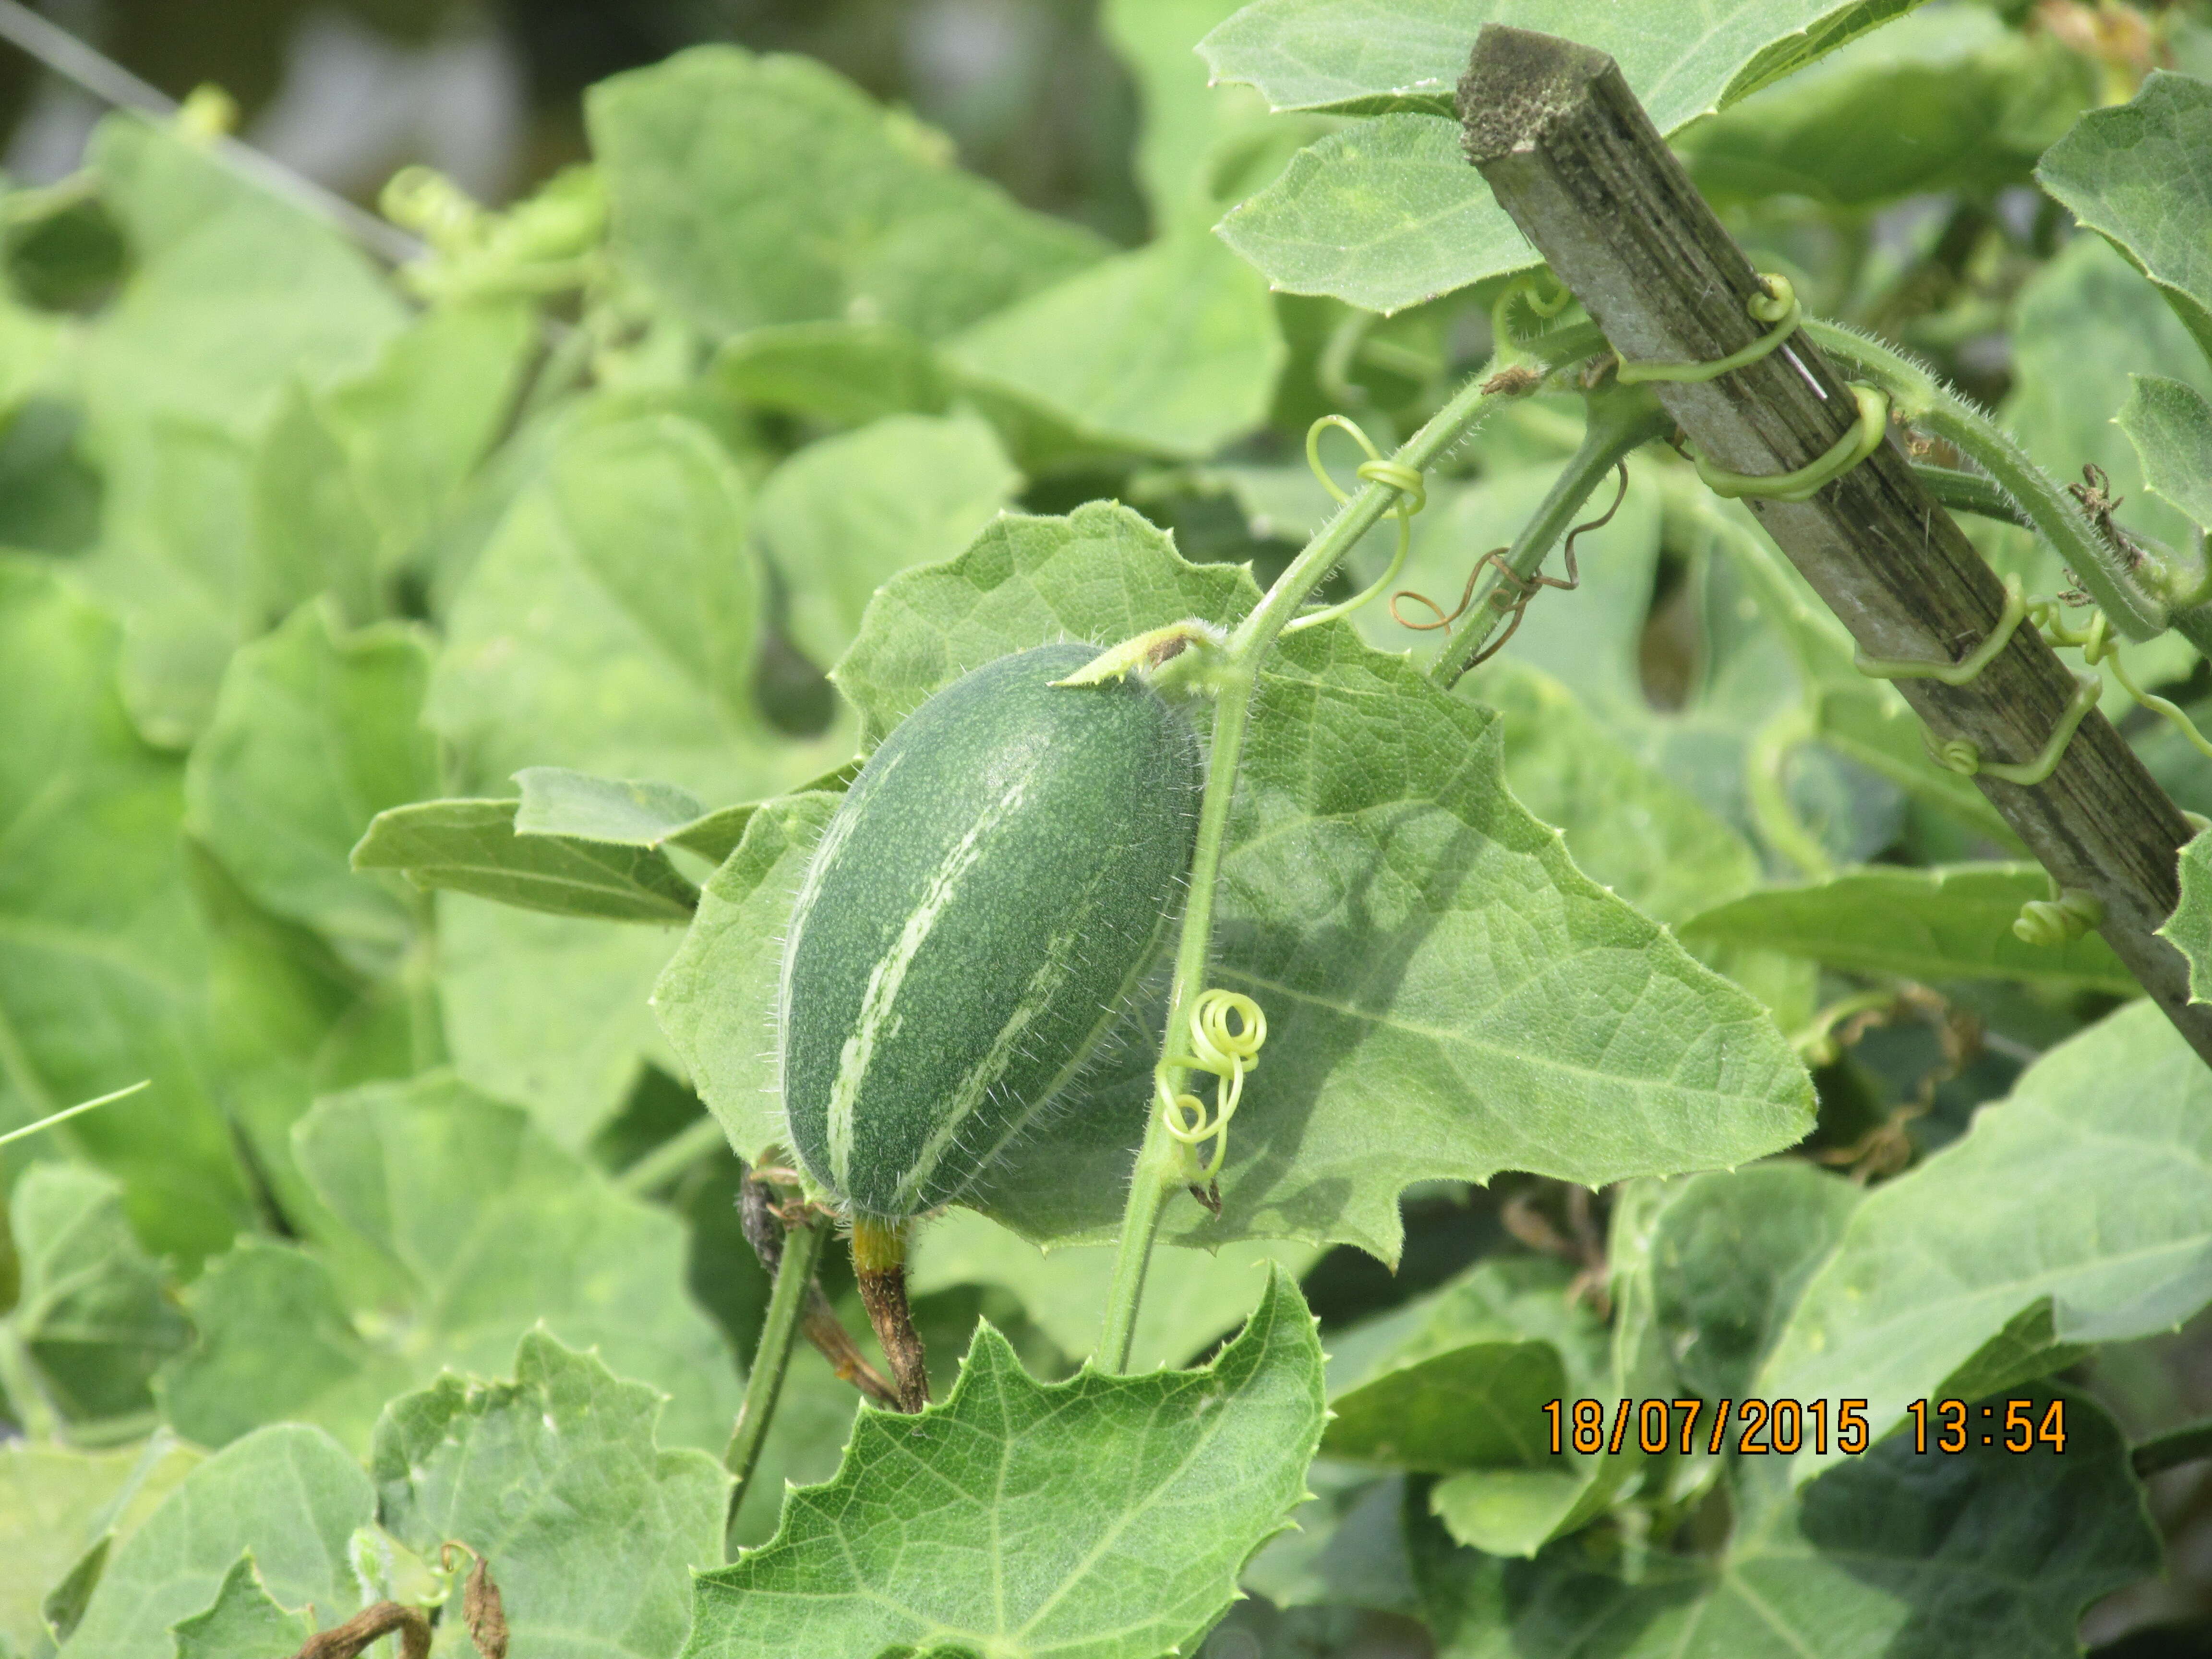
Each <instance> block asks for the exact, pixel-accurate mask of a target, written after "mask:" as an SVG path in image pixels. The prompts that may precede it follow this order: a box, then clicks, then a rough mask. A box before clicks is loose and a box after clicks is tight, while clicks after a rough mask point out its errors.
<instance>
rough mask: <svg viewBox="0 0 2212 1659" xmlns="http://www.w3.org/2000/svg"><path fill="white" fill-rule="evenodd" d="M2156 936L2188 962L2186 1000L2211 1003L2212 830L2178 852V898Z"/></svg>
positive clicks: (2205, 830) (2193, 839)
mask: <svg viewBox="0 0 2212 1659" xmlns="http://www.w3.org/2000/svg"><path fill="white" fill-rule="evenodd" d="M2158 936H2159V937H2160V939H2165V940H2166V942H2167V943H2169V944H2170V945H2172V946H2173V948H2174V949H2175V950H2177V951H2180V952H2181V954H2182V955H2183V956H2184V957H2186V958H2187V959H2188V962H2189V1000H2191V1002H2212V829H2202V830H2199V831H2198V832H2197V834H2196V835H2195V836H2192V837H2191V839H2190V842H2189V844H2188V845H2187V846H2186V847H2184V848H2182V849H2181V899H2180V902H2179V903H2178V904H2176V905H2175V907H2174V911H2173V914H2172V915H2170V916H2168V917H2167V918H2166V921H2165V922H2164V923H2163V924H2162V925H2161V926H2160V928H2159V930H2158Z"/></svg>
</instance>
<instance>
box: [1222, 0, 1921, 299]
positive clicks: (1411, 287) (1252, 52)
mask: <svg viewBox="0 0 2212 1659" xmlns="http://www.w3.org/2000/svg"><path fill="white" fill-rule="evenodd" d="M1910 5H1911V0H1847V3H1844V4H1840V5H1839V4H1838V3H1836V0H1785V3H1778V4H1772V5H1765V6H1738V7H1736V8H1735V9H1733V10H1730V11H1729V12H1726V13H1723V14H1721V15H1707V14H1705V13H1704V12H1700V11H1692V10H1687V9H1677V10H1674V11H1670V12H1668V13H1666V14H1664V15H1662V16H1659V17H1653V18H1646V17H1644V16H1642V15H1638V16H1636V17H1634V18H1631V17H1630V16H1629V15H1627V14H1625V13H1623V12H1621V11H1620V9H1618V8H1617V7H1614V6H1612V5H1610V4H1605V3H1601V0H1548V3H1544V4H1541V5H1532V4H1522V3H1513V0H1412V3H1407V0H1258V3H1256V4H1253V5H1249V6H1246V7H1245V8H1244V9H1243V10H1242V11H1239V12H1237V14H1236V15H1234V16H1232V17H1231V18H1230V19H1229V20H1228V21H1226V22H1225V23H1223V24H1222V25H1221V26H1220V27H1218V28H1217V29H1215V30H1214V31H1213V32H1212V33H1211V34H1209V35H1207V36H1206V39H1205V40H1202V41H1200V43H1199V52H1200V55H1201V56H1203V57H1204V58H1206V62H1207V63H1208V64H1211V65H1212V69H1213V73H1214V76H1215V78H1216V79H1217V80H1222V81H1237V82H1248V83H1249V84H1251V85H1253V86H1255V87H1257V88H1260V90H1261V92H1262V93H1263V94H1266V96H1267V100H1268V101H1269V103H1270V104H1271V105H1272V106H1273V107H1274V108H1276V109H1279V110H1287V109H1327V110H1337V111H1341V112H1347V113H1358V114H1367V115H1375V116H1377V117H1378V118H1377V119H1376V120H1373V121H1370V122H1364V123H1362V124H1361V125H1358V126H1357V127H1354V128H1352V129H1349V130H1347V131H1343V132H1340V133H1336V134H1334V135H1332V136H1330V137H1327V138H1323V139H1322V140H1321V141H1320V142H1319V143H1315V144H1312V145H1310V146H1309V147H1308V148H1307V149H1304V150H1301V151H1300V152H1299V153H1298V154H1297V156H1295V157H1294V158H1292V160H1291V165H1290V167H1288V168H1286V169H1285V171H1284V173H1283V174H1282V176H1281V177H1280V178H1279V179H1277V180H1276V181H1275V182H1274V183H1273V184H1272V185H1269V186H1268V187H1267V189H1266V190H1264V191H1261V192H1260V193H1259V194H1258V195H1256V196H1255V197H1252V198H1251V199H1250V200H1249V201H1248V202H1246V203H1245V204H1243V206H1241V207H1239V208H1237V210H1234V211H1233V212H1231V214H1230V215H1229V216H1228V217H1227V218H1226V219H1225V220H1224V221H1223V222H1222V225H1221V234H1222V236H1223V237H1224V239H1225V240H1227V241H1228V243H1229V245H1230V246H1231V247H1234V248H1235V249H1236V250H1237V252H1239V253H1242V254H1243V256H1244V257H1245V258H1248V259H1249V260H1251V261H1252V263H1253V264H1256V265H1257V266H1259V268H1260V269H1261V270H1262V271H1263V272H1265V273H1266V274H1267V278H1268V280H1269V281H1270V282H1271V283H1273V285H1274V286H1275V287H1277V288H1280V289H1289V290H1290V291H1291V293H1294V294H1332V295H1335V296H1336V297H1337V298H1339V299H1340V300H1344V301H1347V302H1349V303H1351V304H1352V305H1357V306H1362V307H1365V308H1366V309H1368V310H1370V311H1380V312H1384V313H1389V312H1392V311H1396V310H1399V309H1401V308H1402V307H1406V306H1409V305H1416V304H1419V302H1420V301H1423V300H1427V299H1432V298H1434V297H1435V296H1437V295H1440V294H1448V293H1449V292H1450V291H1451V290H1453V289H1457V288H1462V287H1465V286H1466V285H1467V284H1468V283H1474V282H1480V280H1481V279H1482V278H1484V277H1486V276H1495V275H1498V273H1500V272H1504V271H1508V270H1520V269H1522V268H1523V267H1525V266H1528V265H1531V264H1535V263H1536V257H1535V254H1534V251H1533V250H1532V249H1531V248H1530V247H1529V246H1528V242H1527V240H1525V239H1524V238H1523V237H1522V234H1521V233H1520V232H1519V231H1518V230H1517V229H1516V228H1514V225H1513V222H1512V220H1511V219H1510V218H1509V217H1507V216H1506V214H1505V211H1504V210H1503V209H1502V208H1500V207H1499V206H1498V204H1497V203H1496V202H1495V201H1493V200H1492V197H1491V195H1490V189H1489V186H1488V185H1485V184H1484V183H1483V182H1482V176H1481V175H1480V173H1476V172H1475V170H1474V168H1473V167H1469V166H1468V163H1467V158H1466V156H1465V155H1463V154H1462V153H1461V150H1460V147H1459V125H1458V120H1457V118H1456V111H1455V106H1454V99H1453V88H1454V87H1455V85H1456V84H1457V82H1458V80H1459V77H1460V76H1462V75H1463V74H1465V73H1466V70H1467V62H1468V51H1469V49H1470V48H1471V47H1472V46H1473V45H1474V38H1475V36H1476V34H1477V33H1479V32H1480V29H1481V27H1482V26H1483V25H1484V24H1485V23H1486V22H1493V21H1494V22H1501V23H1513V24H1517V25H1519V26H1520V27H1524V28H1538V29H1542V30H1544V31H1546V32H1547V33H1553V34H1563V35H1565V36H1567V37H1569V38H1570V39H1571V40H1579V41H1582V42H1583V43H1585V44H1587V45H1589V46H1598V47H1601V48H1602V49H1603V50H1605V51H1607V52H1611V53H1612V54H1613V57H1614V58H1616V59H1618V60H1619V62H1620V68H1621V72H1622V73H1623V74H1624V75H1626V76H1627V78H1628V83H1629V85H1630V87H1631V88H1633V89H1634V90H1635V92H1636V94H1637V95H1638V97H1639V98H1640V99H1642V100H1643V102H1644V107H1645V109H1646V110H1647V111H1649V112H1650V116H1651V118H1652V120H1653V122H1654V123H1655V124H1656V125H1657V126H1658V128H1659V131H1661V132H1662V134H1663V133H1671V132H1673V131H1674V130H1675V129H1676V128H1678V127H1680V126H1682V125H1685V124H1686V123H1687V122H1690V121H1692V120H1694V119H1695V118H1697V117H1699V116H1700V115H1703V114H1705V113H1706V112H1708V111H1711V110H1715V109H1718V108H1719V107H1721V106H1723V104H1726V103H1729V102H1732V101H1734V100H1736V99H1738V98H1742V97H1745V96H1747V94H1750V93H1752V92H1754V91H1756V90H1758V88H1760V87H1763V86H1765V85H1767V84H1769V83H1770V82H1773V81H1776V80H1778V79H1780V78H1781V77H1782V76H1784V75H1787V74H1789V73H1790V71H1791V70H1796V69H1797V68H1800V67H1802V65H1804V64H1808V63H1810V62H1811V61H1813V59H1814V58H1817V57H1819V56H1820V55H1821V54H1822V53H1824V52H1830V51H1832V50H1833V49H1834V48H1835V47H1837V46H1841V45H1843V44H1844V42H1845V41H1846V40H1850V39H1851V38H1852V37H1854V36H1855V35H1857V34H1860V33H1864V32H1865V31H1866V30H1868V29H1870V28H1872V27H1875V26H1876V25H1877V24H1880V23H1882V22H1884V21H1887V20H1888V19H1889V18H1890V17H1892V16H1893V15H1896V14H1897V13H1898V12H1899V11H1903V10H1905V9H1909V7H1910Z"/></svg>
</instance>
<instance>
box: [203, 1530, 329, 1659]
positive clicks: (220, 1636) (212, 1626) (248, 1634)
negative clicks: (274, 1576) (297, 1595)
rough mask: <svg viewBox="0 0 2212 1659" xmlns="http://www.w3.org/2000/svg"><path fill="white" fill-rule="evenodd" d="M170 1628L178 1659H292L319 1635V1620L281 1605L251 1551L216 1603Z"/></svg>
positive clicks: (227, 1579)
mask: <svg viewBox="0 0 2212 1659" xmlns="http://www.w3.org/2000/svg"><path fill="white" fill-rule="evenodd" d="M169 1628H170V1629H171V1630H172V1631H173V1632H175V1633H176V1638H177V1647H176V1659H291V1656H292V1655H293V1654H295V1653H296V1652H298V1651H299V1650H300V1647H301V1644H303V1643H304V1642H306V1641H307V1638H309V1637H310V1636H312V1635H313V1634H314V1621H313V1620H312V1619H310V1618H307V1617H306V1616H304V1615H303V1614H302V1613H288V1612H286V1611H285V1610H284V1609H283V1607H278V1606H277V1605H276V1601H275V1600H274V1598H272V1597H271V1596H270V1594H269V1587H268V1586H267V1585H265V1584H264V1583H262V1582H261V1573H260V1571H259V1569H258V1568H257V1567H256V1566H255V1565H254V1562H253V1552H252V1551H251V1550H247V1551H245V1552H244V1553H241V1554H240V1556H239V1558H238V1559H237V1560H235V1561H234V1562H233V1563H231V1567H230V1571H228V1572H227V1573H225V1574H224V1575H223V1578H222V1589H218V1590H217V1591H216V1597H215V1601H214V1603H213V1605H211V1606H210V1607H208V1608H207V1610H206V1611H205V1612H203V1613H194V1614H192V1616H191V1618H189V1619H179V1620H177V1622H176V1623H175V1624H173V1625H172V1626H169Z"/></svg>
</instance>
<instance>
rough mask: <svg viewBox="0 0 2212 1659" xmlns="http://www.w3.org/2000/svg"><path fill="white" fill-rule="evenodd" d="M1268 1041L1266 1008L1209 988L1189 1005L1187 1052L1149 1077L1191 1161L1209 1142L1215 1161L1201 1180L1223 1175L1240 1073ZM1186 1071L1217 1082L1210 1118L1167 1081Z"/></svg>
mask: <svg viewBox="0 0 2212 1659" xmlns="http://www.w3.org/2000/svg"><path fill="white" fill-rule="evenodd" d="M1232 1017H1233V1018H1234V1021H1235V1023H1234V1024H1232V1023H1231V1019H1232ZM1265 1042H1267V1011H1266V1010H1264V1009H1262V1008H1261V1006H1260V1005H1259V1004H1258V1003H1256V1002H1255V1001H1254V1000H1252V999H1251V998H1250V997H1248V996H1246V995H1245V994H1243V992H1241V991H1224V990H1222V989H1220V988H1219V987H1207V988H1206V989H1205V990H1203V991H1200V993H1199V994H1198V999H1197V1000H1196V1001H1194V1003H1192V1004H1191V1009H1190V1050H1191V1051H1190V1052H1189V1053H1188V1054H1169V1055H1166V1056H1164V1057H1163V1058H1162V1060H1161V1061H1160V1063H1159V1065H1158V1067H1157V1068H1156V1069H1155V1070H1154V1071H1153V1073H1152V1091H1153V1094H1154V1096H1155V1097H1156V1098H1157V1099H1158V1102H1159V1105H1160V1122H1161V1126H1162V1127H1164V1128H1165V1129H1166V1130H1167V1132H1168V1133H1170V1135H1172V1136H1174V1137H1175V1138H1176V1139H1177V1140H1179V1141H1181V1142H1182V1144H1183V1145H1184V1146H1188V1147H1189V1148H1190V1149H1191V1152H1192V1155H1193V1156H1194V1157H1195V1156H1196V1155H1197V1151H1198V1148H1199V1147H1200V1146H1204V1145H1205V1144H1206V1142H1207V1141H1209V1140H1211V1141H1212V1142H1213V1157H1212V1158H1211V1159H1210V1160H1209V1161H1208V1162H1207V1163H1206V1167H1205V1168H1204V1169H1202V1170H1200V1171H1199V1172H1198V1177H1197V1178H1198V1179H1199V1180H1200V1181H1211V1180H1212V1179H1213V1177H1214V1176H1217V1175H1218V1174H1220V1173H1221V1165H1222V1162H1223V1160H1224V1159H1225V1158H1227V1157H1228V1155H1229V1120H1230V1119H1231V1118H1232V1117H1234V1116H1236V1115H1237V1102H1238V1101H1240V1100H1242V1099H1243V1096H1244V1074H1245V1073H1247V1072H1249V1071H1251V1070H1252V1069H1253V1068H1254V1067H1255V1066H1258V1065H1259V1063H1260V1048H1261V1045H1262V1044H1263V1043H1265ZM1184 1067H1188V1068H1190V1069H1192V1070H1195V1071H1200V1072H1211V1073H1212V1074H1213V1075H1214V1076H1215V1077H1217V1078H1219V1079H1221V1082H1220V1085H1219V1086H1218V1088H1216V1089H1215V1091H1214V1101H1213V1112H1212V1115H1211V1116H1209V1115H1207V1113H1206V1103H1205V1102H1203V1101H1201V1100H1200V1098H1199V1097H1197V1096H1196V1095H1194V1094H1185V1093H1182V1092H1179V1091H1176V1089H1175V1088H1174V1087H1173V1086H1171V1085H1170V1083H1169V1082H1168V1074H1169V1073H1170V1071H1173V1070H1179V1069H1182V1068H1184Z"/></svg>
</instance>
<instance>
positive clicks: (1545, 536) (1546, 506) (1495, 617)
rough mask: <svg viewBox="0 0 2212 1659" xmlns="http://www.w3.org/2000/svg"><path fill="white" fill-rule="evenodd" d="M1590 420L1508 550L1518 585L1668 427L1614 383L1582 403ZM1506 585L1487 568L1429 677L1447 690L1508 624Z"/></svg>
mask: <svg viewBox="0 0 2212 1659" xmlns="http://www.w3.org/2000/svg"><path fill="white" fill-rule="evenodd" d="M1583 403H1584V405H1585V407H1586V409H1587V410H1588V418H1587V419H1586V420H1585V422H1584V423H1583V438H1582V442H1581V443H1580V444H1579V445H1578V446H1577V447H1576V449H1575V453H1574V454H1573V455H1572V456H1571V457H1570V458H1569V459H1568V461H1567V464H1566V465H1565V466H1564V467H1563V468H1561V469H1560V471H1559V477H1556V478H1554V479H1553V481H1552V487H1551V489H1548V490H1547V491H1546V492H1545V493H1544V499H1543V501H1542V502H1541V505H1539V506H1538V507H1537V508H1536V511H1535V513H1534V514H1533V515H1532V516H1531V517H1530V519H1529V520H1528V523H1527V524H1525V525H1523V526H1522V527H1521V532H1520V533H1519V534H1518V535H1517V536H1516V537H1515V538H1513V544H1512V546H1510V547H1509V548H1508V549H1506V550H1505V556H1504V563H1505V565H1506V567H1507V568H1509V569H1510V570H1511V571H1512V572H1513V575H1514V578H1515V580H1516V581H1517V582H1518V583H1521V584H1523V585H1525V584H1526V583H1527V582H1528V580H1529V579H1530V578H1531V577H1533V576H1534V574H1536V572H1537V570H1538V569H1539V568H1541V567H1542V565H1543V562H1544V561H1545V559H1546V558H1547V557H1548V556H1550V554H1551V551H1552V549H1553V546H1554V545H1556V544H1557V543H1558V542H1559V538H1560V537H1562V536H1564V535H1565V534H1566V532H1567V528H1568V526H1570V525H1571V524H1573V523H1574V521H1575V517H1576V515H1577V513H1580V512H1581V511H1582V510H1583V504H1584V503H1585V502H1587V501H1589V497H1590V492H1591V491H1593V490H1594V489H1596V488H1597V487H1598V486H1599V485H1600V484H1601V483H1604V482H1605V479H1606V477H1607V474H1609V473H1610V472H1611V471H1613V468H1614V467H1615V466H1617V465H1620V462H1621V460H1622V459H1624V458H1625V457H1626V456H1627V455H1629V454H1630V453H1632V452H1633V451H1635V450H1637V449H1638V448H1640V447H1643V446H1644V444H1646V443H1648V442H1650V441H1651V440H1652V439H1655V438H1657V437H1659V436H1661V435H1663V434H1664V433H1665V432H1666V430H1667V428H1668V418H1667V414H1666V411H1665V410H1662V409H1661V408H1660V407H1659V400H1658V399H1657V398H1654V397H1653V396H1652V395H1651V393H1650V392H1648V391H1646V390H1644V388H1643V387H1640V386H1620V385H1618V384H1615V383H1612V382H1607V384H1606V385H1604V386H1600V387H1598V388H1597V389H1596V390H1595V391H1593V392H1589V394H1587V396H1586V397H1585V398H1584V399H1583ZM1504 580H1506V578H1505V577H1504V574H1502V573H1501V572H1500V571H1499V570H1498V568H1497V567H1496V566H1495V565H1490V566H1486V567H1485V568H1484V569H1483V572H1482V574H1481V576H1480V579H1479V580H1478V581H1477V583H1476V586H1475V590H1474V592H1473V593H1472V594H1471V595H1470V596H1469V598H1468V604H1467V605H1466V607H1465V611H1464V614H1465V616H1466V618H1467V620H1466V621H1465V622H1464V623H1462V624H1461V626H1460V629H1459V631H1458V632H1457V633H1455V634H1454V635H1452V637H1451V638H1450V639H1449V641H1447V642H1446V644H1445V646H1444V648H1443V651H1442V652H1441V653H1439V654H1438V655H1437V660H1436V662H1435V664H1434V665H1432V666H1431V668H1430V670H1429V678H1431V679H1432V680H1434V681H1435V682H1436V683H1437V684H1439V685H1442V686H1447V687H1449V686H1451V685H1455V684H1458V682H1459V679H1460V677H1461V676H1462V675H1463V674H1465V673H1466V672H1467V671H1468V669H1470V668H1472V667H1473V666H1474V664H1475V662H1476V660H1477V659H1479V658H1480V656H1481V655H1482V649H1483V647H1484V646H1485V645H1486V644H1487V643H1488V642H1489V641H1490V639H1491V637H1492V635H1494V634H1496V633H1497V631H1498V629H1499V627H1500V626H1502V625H1503V624H1504V621H1505V618H1506V616H1507V614H1508V613H1507V612H1506V611H1502V610H1500V609H1498V606H1496V605H1493V604H1492V600H1491V596H1492V594H1494V593H1496V592H1498V586H1499V585H1500V584H1501V583H1503V582H1504Z"/></svg>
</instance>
